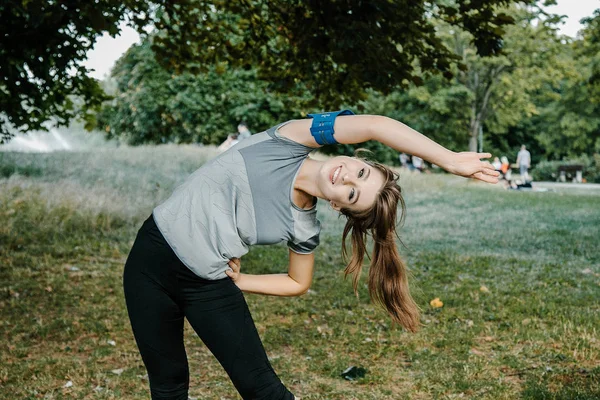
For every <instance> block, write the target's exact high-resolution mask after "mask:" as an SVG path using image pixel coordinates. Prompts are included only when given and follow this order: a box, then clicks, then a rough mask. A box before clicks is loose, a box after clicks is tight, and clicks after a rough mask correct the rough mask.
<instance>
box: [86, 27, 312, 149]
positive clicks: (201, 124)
mask: <svg viewBox="0 0 600 400" xmlns="http://www.w3.org/2000/svg"><path fill="white" fill-rule="evenodd" d="M152 39H153V38H152V37H148V38H146V39H145V40H144V41H143V42H142V43H141V44H140V45H134V46H132V47H131V48H130V49H129V50H128V51H127V53H125V54H124V55H123V57H121V58H120V59H119V60H118V62H117V64H116V65H115V68H114V69H113V71H112V78H113V79H114V81H115V82H116V96H115V98H114V99H113V100H112V101H110V102H107V103H106V105H105V107H104V108H103V109H102V112H101V113H99V115H98V125H99V127H100V128H101V129H104V130H105V131H106V132H107V135H108V137H109V138H110V137H120V138H122V139H124V140H125V141H127V142H128V143H129V144H148V143H151V144H161V143H167V142H174V143H204V144H217V143H220V142H221V141H223V139H224V138H225V137H227V134H229V133H232V132H235V130H236V126H237V125H238V123H239V122H241V121H245V122H246V123H247V124H248V126H249V127H250V128H251V129H256V130H258V129H265V128H267V127H270V126H272V125H275V124H276V123H277V122H280V121H281V120H283V119H286V118H287V119H291V118H294V117H300V116H302V115H301V110H302V107H301V104H302V103H304V102H305V99H304V98H302V97H298V96H292V95H287V96H282V95H277V94H275V93H270V92H269V89H268V86H269V84H268V82H264V81H261V80H259V79H257V77H256V70H254V69H249V70H243V69H228V70H224V71H223V70H222V71H217V68H216V67H213V68H211V69H209V71H208V72H205V73H199V74H196V75H194V74H191V73H189V72H183V73H181V74H174V73H171V72H168V71H166V70H165V69H164V68H162V67H161V66H159V65H158V63H157V62H156V59H155V57H154V53H153V52H152V50H151V45H152Z"/></svg>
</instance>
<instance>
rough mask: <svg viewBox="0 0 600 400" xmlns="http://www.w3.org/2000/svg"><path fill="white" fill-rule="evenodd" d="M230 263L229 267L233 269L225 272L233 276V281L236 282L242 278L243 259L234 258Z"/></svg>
mask: <svg viewBox="0 0 600 400" xmlns="http://www.w3.org/2000/svg"><path fill="white" fill-rule="evenodd" d="M228 264H229V268H231V269H228V270H226V271H225V273H226V274H227V276H228V277H230V278H231V280H232V281H234V282H236V281H237V280H238V279H240V275H241V274H242V273H241V272H240V268H241V267H242V261H241V260H240V259H239V258H232V259H230V260H229V262H228Z"/></svg>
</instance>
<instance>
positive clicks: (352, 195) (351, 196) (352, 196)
mask: <svg viewBox="0 0 600 400" xmlns="http://www.w3.org/2000/svg"><path fill="white" fill-rule="evenodd" d="M353 198H354V189H351V190H350V197H348V200H352V199H353Z"/></svg>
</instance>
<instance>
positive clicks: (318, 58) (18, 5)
mask: <svg viewBox="0 0 600 400" xmlns="http://www.w3.org/2000/svg"><path fill="white" fill-rule="evenodd" d="M514 1H516V0H493V1H487V2H459V3H458V4H459V5H457V4H456V3H454V2H452V1H450V2H449V1H445V0H444V1H442V0H440V1H438V2H433V3H432V2H425V1H423V0H421V1H416V2H415V1H408V0H404V1H402V2H401V3H402V4H398V2H388V1H384V0H377V1H369V2H363V1H358V0H348V1H344V2H340V1H329V2H320V1H309V2H304V1H293V2H290V1H287V0H285V1H284V0H280V1H266V0H248V1H243V2H237V1H224V0H219V1H203V0H185V1H177V2H162V1H155V2H143V1H138V0H126V1H115V0H100V1H96V2H87V3H85V2H84V3H82V2H76V3H73V2H68V1H63V0H60V1H55V2H48V1H43V0H33V1H30V0H27V1H25V0H7V1H3V2H2V3H1V4H0V35H1V36H2V38H3V46H2V47H1V48H0V71H2V81H0V109H1V110H2V111H3V113H4V116H3V119H4V120H3V121H2V124H1V125H0V137H1V138H3V139H4V140H6V139H8V138H10V137H11V135H12V133H11V131H9V123H10V124H12V125H13V126H15V127H16V129H17V130H19V131H29V130H39V129H45V126H44V124H43V123H44V122H45V121H47V120H48V119H49V118H50V117H51V116H55V117H56V123H57V124H58V125H65V124H67V123H68V122H69V121H70V120H71V119H72V118H73V117H74V116H75V115H80V116H82V117H83V118H84V119H86V120H87V121H89V122H90V123H91V124H92V123H93V113H91V112H90V111H93V110H96V109H98V108H99V106H100V104H101V102H102V101H103V100H105V99H106V96H105V95H104V93H103V92H102V90H100V87H99V86H98V83H97V81H95V80H94V79H92V78H90V77H88V76H87V75H86V73H87V69H86V68H85V67H83V66H82V65H80V62H81V61H82V60H84V59H85V56H86V52H87V51H88V50H89V49H91V47H92V46H93V45H94V43H95V41H96V39H97V37H98V36H100V35H102V34H103V33H108V34H110V35H112V36H115V35H116V34H118V33H119V24H120V23H121V22H123V21H125V20H129V22H130V23H131V24H132V25H133V26H136V27H137V28H138V30H140V32H141V33H143V30H142V29H143V28H144V27H145V26H147V25H149V24H150V25H152V24H153V25H154V26H155V27H156V32H157V38H156V40H155V42H154V50H155V52H156V54H157V55H158V60H159V61H160V62H161V64H162V65H163V67H165V69H166V70H168V71H172V72H175V73H180V72H182V71H184V70H189V71H192V72H194V73H195V72H198V71H200V70H203V71H204V72H208V71H210V70H215V68H216V71H217V72H222V71H224V70H225V69H230V68H232V67H236V68H237V67H243V69H248V68H249V67H256V68H258V71H259V72H260V74H259V76H260V78H261V79H263V80H266V81H269V82H271V85H270V86H271V87H272V88H278V89H280V91H282V92H284V93H291V92H293V90H295V88H296V87H297V86H298V85H299V83H302V85H305V86H306V87H308V89H309V90H310V92H311V93H312V95H313V96H314V97H313V98H312V99H313V100H314V101H313V104H312V106H313V107H315V106H319V107H323V108H332V107H335V106H337V105H339V104H340V103H341V102H342V101H343V100H344V99H351V100H356V99H358V98H360V97H361V96H363V94H364V88H365V87H374V88H376V89H378V90H382V91H385V92H389V91H390V90H392V89H393V88H395V87H398V86H399V85H401V84H405V83H406V82H408V81H420V77H419V76H418V74H416V73H415V69H414V67H413V61H414V60H418V61H419V65H420V67H421V69H422V70H423V71H426V72H431V73H434V72H438V71H440V72H442V73H445V74H446V75H449V74H450V65H451V63H452V62H454V61H456V57H455V56H453V54H452V53H451V52H450V51H449V50H448V49H447V48H446V47H445V46H444V45H443V44H442V42H441V41H440V40H439V38H437V36H436V32H435V29H434V27H433V25H432V24H431V23H430V20H431V18H430V17H431V16H432V15H436V16H437V17H438V18H441V19H444V20H446V21H448V23H450V24H452V25H455V26H463V27H464V28H465V29H466V30H468V31H469V32H472V33H474V34H475V38H476V39H475V40H474V42H475V45H476V46H477V49H478V51H479V52H480V53H482V54H494V53H497V52H498V50H499V49H500V47H501V37H502V34H503V32H504V30H503V29H504V26H506V25H509V24H511V23H512V22H513V21H512V19H511V18H510V17H508V16H507V15H505V14H503V13H501V12H497V10H496V7H497V6H498V5H506V4H510V3H512V2H514ZM527 1H530V0H527ZM357 55H360V56H359V57H360V61H361V62H357ZM382 70H384V71H386V73H381V71H382ZM74 96H75V97H76V98H74ZM78 102H80V103H81V104H76V103H78ZM187 135H189V133H187ZM192 136H193V134H192Z"/></svg>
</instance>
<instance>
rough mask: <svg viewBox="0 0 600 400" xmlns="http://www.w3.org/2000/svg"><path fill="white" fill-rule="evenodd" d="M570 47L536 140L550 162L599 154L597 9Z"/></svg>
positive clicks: (599, 29) (599, 36)
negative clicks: (564, 70) (566, 70)
mask: <svg viewBox="0 0 600 400" xmlns="http://www.w3.org/2000/svg"><path fill="white" fill-rule="evenodd" d="M584 24H585V28H584V29H583V31H582V32H581V37H580V39H578V40H576V41H574V42H573V44H572V49H571V51H570V52H569V54H568V55H569V59H568V62H570V63H571V66H572V68H571V71H570V73H569V74H568V75H566V76H565V77H564V79H563V82H562V85H561V87H560V88H559V90H558V91H557V92H558V93H559V94H560V96H558V97H554V98H553V99H551V101H549V102H548V104H547V105H546V108H545V110H544V113H543V117H544V121H543V123H540V124H538V126H537V132H536V138H537V139H538V141H539V142H540V143H542V144H543V146H544V148H545V149H546V153H547V154H546V156H547V157H548V158H549V159H561V158H563V157H570V158H576V157H579V156H581V155H584V154H585V155H588V156H592V155H593V154H594V153H600V9H598V10H596V11H595V12H594V15H593V16H592V17H589V18H586V19H584Z"/></svg>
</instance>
